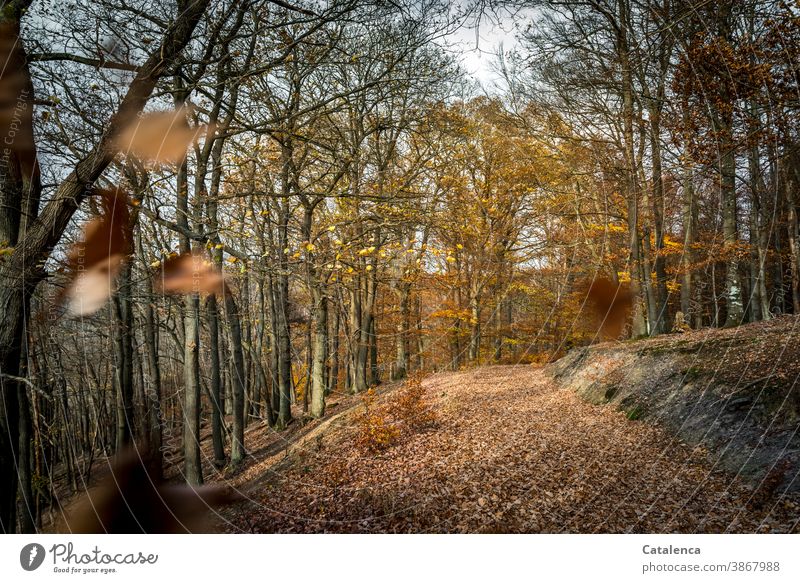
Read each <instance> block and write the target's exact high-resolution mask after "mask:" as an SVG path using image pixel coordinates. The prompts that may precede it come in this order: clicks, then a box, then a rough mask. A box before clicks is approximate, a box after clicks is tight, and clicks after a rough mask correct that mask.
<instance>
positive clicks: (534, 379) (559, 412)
mask: <svg viewBox="0 0 800 583" xmlns="http://www.w3.org/2000/svg"><path fill="white" fill-rule="evenodd" d="M424 385H425V387H426V392H427V396H428V399H429V403H430V405H431V407H432V408H433V409H434V411H435V413H436V416H437V422H436V426H435V427H433V428H430V429H427V430H425V431H421V432H417V433H412V434H409V435H405V436H404V437H403V438H402V439H401V440H400V442H399V443H398V444H396V445H394V446H392V447H391V448H389V449H388V450H386V451H385V452H383V453H380V454H365V453H363V451H361V450H359V449H358V448H357V447H356V445H355V434H356V431H357V428H356V427H355V414H356V413H357V412H358V407H356V408H354V409H352V410H351V411H349V412H347V411H345V412H343V413H341V414H340V415H338V416H337V417H336V418H334V419H332V420H331V421H330V422H328V423H325V422H323V424H324V425H317V426H316V428H313V427H312V428H311V429H310V432H308V431H307V432H306V433H305V435H306V438H305V439H304V440H303V441H302V443H301V442H300V441H298V442H297V443H298V444H299V445H298V446H296V447H295V448H294V449H293V450H292V451H291V453H286V454H285V455H275V454H274V452H273V455H272V457H271V458H264V459H262V461H261V462H260V463H254V464H252V465H251V466H250V467H249V468H247V469H246V470H245V472H244V473H243V474H241V476H239V477H238V478H237V479H236V480H234V482H235V483H237V484H238V485H239V486H240V487H241V489H242V491H244V492H245V493H246V494H247V496H249V498H250V501H249V502H245V503H242V504H239V505H238V506H236V507H233V508H229V509H227V510H226V511H225V512H224V513H223V514H222V516H221V518H222V521H221V522H220V524H219V526H218V528H220V529H221V530H225V531H230V532H241V531H245V532H792V531H796V530H797V528H798V517H800V506H798V500H797V499H796V498H793V497H791V496H783V495H782V494H781V491H777V492H768V493H766V494H765V493H764V492H763V491H753V490H752V489H751V488H750V487H748V486H747V485H746V484H745V483H744V482H742V481H740V480H738V479H735V478H734V477H733V476H732V475H731V474H726V473H722V472H718V471H714V470H712V469H711V468H712V464H711V463H710V462H709V460H708V458H707V454H706V452H705V451H703V450H702V449H701V448H691V447H689V446H687V445H685V444H683V443H680V442H678V441H677V440H675V439H674V438H672V437H671V436H670V435H669V434H668V433H667V432H665V431H664V430H662V429H659V428H658V427H656V426H653V425H649V424H647V423H646V422H643V421H635V420H630V419H628V418H627V417H626V416H625V414H624V413H622V412H620V411H618V410H616V409H614V408H613V407H603V406H597V405H591V404H588V403H587V402H585V401H583V400H581V399H580V398H579V397H578V396H577V395H576V394H575V393H574V392H572V391H569V390H567V389H560V388H558V387H557V386H555V385H554V384H553V383H552V382H551V381H549V380H548V379H547V377H546V376H545V375H544V374H543V372H542V370H541V369H537V368H533V367H530V366H506V367H500V366H496V367H487V368H481V369H476V370H473V371H467V372H460V373H448V374H438V375H435V376H432V377H430V378H428V379H427V380H426V381H425V383H424ZM389 397H390V395H383V396H381V397H379V400H386V399H387V398H389ZM316 423H319V422H316Z"/></svg>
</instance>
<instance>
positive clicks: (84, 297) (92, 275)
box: [64, 255, 125, 316]
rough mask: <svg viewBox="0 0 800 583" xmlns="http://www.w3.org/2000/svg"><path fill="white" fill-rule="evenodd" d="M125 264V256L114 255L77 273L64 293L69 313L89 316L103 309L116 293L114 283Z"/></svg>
mask: <svg viewBox="0 0 800 583" xmlns="http://www.w3.org/2000/svg"><path fill="white" fill-rule="evenodd" d="M124 262H125V256H124V255H112V256H111V257H107V258H106V259H104V260H102V261H100V262H99V263H95V264H94V265H93V266H92V267H90V268H89V269H86V270H83V271H78V272H76V273H75V275H74V279H73V280H72V282H71V283H70V285H69V286H68V287H67V289H66V291H65V292H64V299H65V305H66V308H67V313H69V315H70V316H89V315H91V314H94V313H95V312H96V311H97V310H99V309H100V308H102V307H103V305H104V304H105V303H106V302H107V301H108V298H110V297H111V294H112V293H113V292H114V282H115V281H116V279H117V276H118V275H119V272H120V271H121V269H122V265H123V263H124Z"/></svg>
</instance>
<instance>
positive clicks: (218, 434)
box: [206, 294, 225, 468]
mask: <svg viewBox="0 0 800 583" xmlns="http://www.w3.org/2000/svg"><path fill="white" fill-rule="evenodd" d="M206 317H207V318H208V346H209V349H210V350H211V441H212V445H213V447H214V465H215V466H217V467H220V468H221V467H222V466H224V465H225V434H224V433H223V430H222V377H221V376H220V375H221V372H222V364H221V363H220V357H219V310H218V308H217V296H215V295H213V294H212V295H209V296H208V298H207V299H206Z"/></svg>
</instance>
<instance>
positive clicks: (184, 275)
mask: <svg viewBox="0 0 800 583" xmlns="http://www.w3.org/2000/svg"><path fill="white" fill-rule="evenodd" d="M224 285H225V278H224V277H223V275H222V273H221V272H220V271H219V270H217V269H215V268H214V266H213V265H212V264H211V262H210V261H209V260H208V259H207V258H205V257H204V256H203V255H202V254H201V253H184V254H183V255H177V256H175V257H170V258H168V259H167V260H166V261H164V263H163V264H162V265H161V267H160V268H159V271H158V273H157V276H156V278H155V283H154V286H155V288H156V289H157V290H159V291H161V292H162V293H167V294H191V293H206V294H216V293H219V292H221V291H222V289H223V286H224Z"/></svg>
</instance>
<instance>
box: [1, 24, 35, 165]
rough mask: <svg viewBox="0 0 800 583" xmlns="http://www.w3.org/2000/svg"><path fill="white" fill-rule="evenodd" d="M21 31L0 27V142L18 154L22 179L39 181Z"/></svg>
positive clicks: (29, 86)
mask: <svg viewBox="0 0 800 583" xmlns="http://www.w3.org/2000/svg"><path fill="white" fill-rule="evenodd" d="M18 33H19V29H18V27H17V26H15V25H13V24H11V23H3V24H0V134H1V135H0V140H2V142H3V145H4V148H6V149H8V150H10V151H12V152H15V153H16V154H17V156H18V161H19V164H20V166H21V168H20V170H21V172H22V175H23V176H26V177H30V178H31V179H36V178H38V165H37V164H36V148H35V146H34V137H33V83H32V81H31V78H30V75H29V73H28V70H27V67H26V65H25V62H26V60H27V56H26V54H25V49H24V47H23V46H22V43H21V42H20V40H19V36H18Z"/></svg>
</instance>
